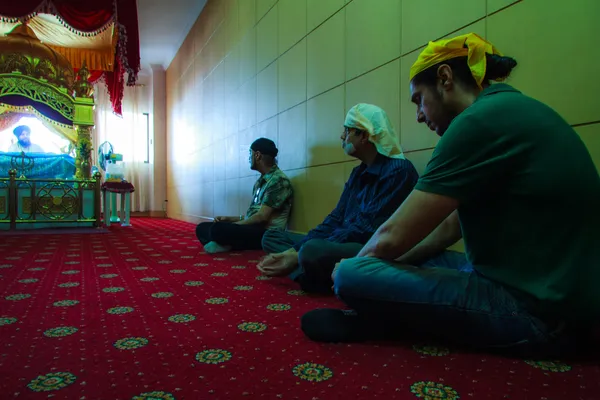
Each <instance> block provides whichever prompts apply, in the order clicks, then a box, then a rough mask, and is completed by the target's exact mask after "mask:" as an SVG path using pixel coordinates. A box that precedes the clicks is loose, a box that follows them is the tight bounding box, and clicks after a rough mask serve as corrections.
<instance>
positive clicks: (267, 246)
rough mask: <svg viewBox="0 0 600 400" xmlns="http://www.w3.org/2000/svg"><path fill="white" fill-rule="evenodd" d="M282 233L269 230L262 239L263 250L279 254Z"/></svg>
mask: <svg viewBox="0 0 600 400" xmlns="http://www.w3.org/2000/svg"><path fill="white" fill-rule="evenodd" d="M281 238H282V232H281V231H279V230H276V229H269V230H267V231H266V232H265V233H264V234H263V237H262V240H261V246H262V249H263V250H264V251H265V252H267V253H279V252H280V251H279V250H280V248H279V247H280V246H278V243H279V242H280V241H281Z"/></svg>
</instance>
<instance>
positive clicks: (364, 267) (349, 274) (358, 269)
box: [334, 257, 374, 294]
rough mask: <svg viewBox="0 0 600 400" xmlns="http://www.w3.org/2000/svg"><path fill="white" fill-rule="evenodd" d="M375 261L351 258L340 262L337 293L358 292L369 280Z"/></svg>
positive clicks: (337, 272) (336, 286)
mask: <svg viewBox="0 0 600 400" xmlns="http://www.w3.org/2000/svg"><path fill="white" fill-rule="evenodd" d="M373 261H374V260H373V259H371V258H367V257H361V258H349V259H346V260H344V261H342V262H340V265H339V267H338V269H337V271H336V273H335V282H334V283H335V293H336V294H340V292H341V293H344V292H351V293H354V292H356V289H357V288H360V286H361V285H363V284H365V282H367V281H368V280H369V279H368V278H369V274H370V271H371V268H370V267H371V264H372V262H373Z"/></svg>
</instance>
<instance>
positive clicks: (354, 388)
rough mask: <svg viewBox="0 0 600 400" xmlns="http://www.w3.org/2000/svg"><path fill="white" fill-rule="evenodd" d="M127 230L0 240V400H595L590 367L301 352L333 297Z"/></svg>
mask: <svg viewBox="0 0 600 400" xmlns="http://www.w3.org/2000/svg"><path fill="white" fill-rule="evenodd" d="M132 224H133V226H132V227H128V228H123V227H120V226H118V225H113V226H112V227H111V228H110V233H108V234H102V235H90V234H76V233H75V234H66V235H58V234H56V235H48V234H46V235H36V234H31V235H19V236H4V237H3V238H2V241H0V339H1V340H0V377H1V379H0V398H7V399H8V398H11V399H12V398H14V399H42V398H56V399H59V398H60V399H124V400H128V399H140V400H142V399H143V400H151V399H154V400H156V399H164V400H176V399H216V400H221V399H222V400H242V399H290V400H292V399H294V400H296V399H298V400H325V399H338V398H343V399H381V400H388V399H399V400H403V399H428V400H438V399H447V400H457V399H492V400H493V399H508V398H509V399H598V398H600V397H599V396H598V393H600V367H598V366H594V365H591V364H575V363H572V362H568V361H563V360H529V359H528V360H519V359H509V358H501V357H496V356H491V355H482V354H469V353H465V352H462V351H460V350H458V349H453V348H449V347H446V346H443V345H440V344H435V343H422V342H419V343H411V342H408V341H407V342H403V343H395V344H390V343H377V344H351V345H349V344H319V343H313V342H310V341H309V340H307V339H306V338H305V336H304V335H303V333H302V331H301V330H300V317H301V316H302V315H303V314H304V313H306V312H307V311H310V310H313V309H315V308H320V307H337V308H341V307H343V304H341V303H340V302H339V301H338V300H337V299H335V298H334V297H332V296H313V295H308V294H306V293H304V292H303V291H302V290H300V288H299V287H298V286H297V285H295V284H294V283H293V282H291V281H289V280H287V279H281V278H272V279H271V278H266V277H261V276H260V275H259V274H258V271H257V270H256V264H257V262H258V260H259V259H260V258H261V257H262V256H263V254H262V253H261V252H258V251H256V252H239V253H231V254H219V255H217V256H215V255H210V254H205V253H204V252H203V251H202V248H201V247H200V246H199V244H198V243H197V240H196V238H195V236H194V226H193V225H191V224H188V223H184V222H179V221H173V220H165V219H146V218H134V219H132ZM440 329H444V327H443V326H440Z"/></svg>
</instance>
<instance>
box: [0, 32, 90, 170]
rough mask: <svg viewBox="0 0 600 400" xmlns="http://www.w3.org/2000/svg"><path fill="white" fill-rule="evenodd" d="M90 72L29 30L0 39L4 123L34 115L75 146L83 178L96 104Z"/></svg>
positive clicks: (0, 108)
mask: <svg viewBox="0 0 600 400" xmlns="http://www.w3.org/2000/svg"><path fill="white" fill-rule="evenodd" d="M89 75H90V74H89V71H88V70H87V67H86V66H85V63H84V64H83V65H82V68H80V69H79V71H78V73H77V76H76V75H75V74H74V71H73V68H72V66H71V64H70V62H69V61H68V60H67V59H66V57H65V56H63V55H62V54H59V53H57V52H56V51H55V50H53V49H52V48H50V47H49V46H48V45H46V44H44V43H42V42H41V41H40V40H39V39H38V38H37V36H36V35H35V33H34V32H33V30H31V29H30V28H29V27H28V26H27V25H25V24H20V25H17V26H16V27H15V28H14V29H13V30H12V31H11V32H9V34H8V35H6V36H4V37H0V112H1V114H0V120H2V119H7V118H13V117H14V116H15V115H20V114H35V115H38V116H40V117H41V118H42V120H44V121H46V122H48V121H49V122H50V123H52V124H54V125H55V126H56V129H55V130H56V131H58V132H59V133H61V134H62V136H64V137H65V138H67V139H68V140H70V141H71V142H72V143H74V144H75V146H76V149H77V153H76V154H77V157H76V166H77V175H78V176H79V177H86V178H89V175H90V172H89V169H88V166H89V165H90V156H91V138H90V131H91V128H92V127H93V125H94V119H93V117H94V113H93V107H94V101H93V99H92V85H91V84H90V82H89V81H88V78H89Z"/></svg>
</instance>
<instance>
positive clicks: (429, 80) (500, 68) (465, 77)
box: [412, 54, 517, 88]
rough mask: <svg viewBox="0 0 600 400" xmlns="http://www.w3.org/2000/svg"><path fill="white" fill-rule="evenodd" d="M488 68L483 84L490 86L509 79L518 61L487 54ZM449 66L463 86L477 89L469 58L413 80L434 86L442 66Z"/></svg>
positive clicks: (415, 82)
mask: <svg viewBox="0 0 600 400" xmlns="http://www.w3.org/2000/svg"><path fill="white" fill-rule="evenodd" d="M485 56H486V63H487V68H486V72H485V77H484V78H483V82H482V84H489V83H490V81H492V80H496V79H503V78H507V77H508V76H509V75H510V73H511V71H512V70H513V68H515V67H516V66H517V60H515V59H514V58H511V57H504V56H499V55H496V54H486V55H485ZM444 64H446V65H448V66H449V67H450V68H451V69H452V73H453V74H454V77H455V78H456V80H457V81H459V82H460V83H462V84H463V85H465V86H467V87H470V88H476V87H477V82H475V78H473V75H472V73H471V70H470V69H469V64H468V63H467V56H463V57H456V58H452V59H450V60H447V61H443V62H441V63H438V64H436V65H434V66H432V67H429V68H427V69H426V70H424V71H421V72H419V73H418V74H417V75H416V76H415V77H414V78H413V79H412V83H413V84H414V85H426V86H433V85H435V83H436V81H437V71H438V68H439V67H440V65H444Z"/></svg>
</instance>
